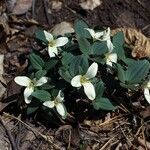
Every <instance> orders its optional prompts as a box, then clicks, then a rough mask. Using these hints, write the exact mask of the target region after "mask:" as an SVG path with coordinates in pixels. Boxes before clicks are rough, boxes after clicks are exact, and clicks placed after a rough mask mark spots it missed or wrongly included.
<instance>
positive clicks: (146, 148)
mask: <svg viewBox="0 0 150 150" xmlns="http://www.w3.org/2000/svg"><path fill="white" fill-rule="evenodd" d="M142 136H143V140H144V147H145V150H148V147H147V144H146V139H145V135H144V126H142Z"/></svg>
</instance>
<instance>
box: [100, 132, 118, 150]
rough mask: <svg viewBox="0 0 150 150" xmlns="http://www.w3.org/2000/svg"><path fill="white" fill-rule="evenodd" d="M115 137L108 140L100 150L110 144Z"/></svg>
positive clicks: (103, 149)
mask: <svg viewBox="0 0 150 150" xmlns="http://www.w3.org/2000/svg"><path fill="white" fill-rule="evenodd" d="M115 136H116V135H115ZM115 136H114V137H112V138H111V139H109V140H108V141H107V142H106V143H105V144H104V145H103V146H102V147H101V148H100V150H105V149H106V147H107V146H108V145H109V144H110V142H111V141H112V140H113V139H114V138H115Z"/></svg>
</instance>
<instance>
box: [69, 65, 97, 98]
mask: <svg viewBox="0 0 150 150" xmlns="http://www.w3.org/2000/svg"><path fill="white" fill-rule="evenodd" d="M97 71H98V64H97V63H93V64H92V65H91V66H90V67H89V68H88V70H87V72H86V74H85V75H77V76H75V77H74V78H73V79H72V80H71V85H72V86H73V87H81V86H83V88H84V92H85V94H86V95H87V97H88V98H89V99H90V100H94V99H95V97H96V94H95V88H94V86H93V84H92V83H91V82H90V79H92V78H94V77H95V76H96V74H97Z"/></svg>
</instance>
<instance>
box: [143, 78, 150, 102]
mask: <svg viewBox="0 0 150 150" xmlns="http://www.w3.org/2000/svg"><path fill="white" fill-rule="evenodd" d="M149 90H150V80H149V81H148V82H147V84H146V86H145V88H144V96H145V98H146V100H147V101H148V103H149V104H150V92H149Z"/></svg>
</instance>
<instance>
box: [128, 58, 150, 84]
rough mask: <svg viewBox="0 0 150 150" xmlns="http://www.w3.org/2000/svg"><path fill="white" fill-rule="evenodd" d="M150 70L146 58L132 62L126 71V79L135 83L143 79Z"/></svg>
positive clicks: (149, 64) (130, 82)
mask: <svg viewBox="0 0 150 150" xmlns="http://www.w3.org/2000/svg"><path fill="white" fill-rule="evenodd" d="M149 70H150V63H149V62H148V61H147V60H139V61H135V62H132V64H130V65H129V67H128V69H127V71H126V80H127V82H128V83H129V84H136V83H139V82H141V80H142V79H144V78H145V77H146V76H147V75H148V73H149Z"/></svg>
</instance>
